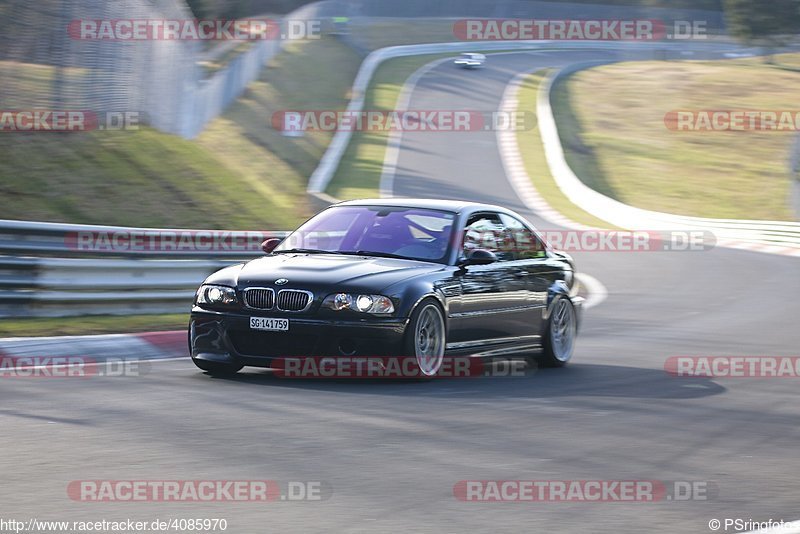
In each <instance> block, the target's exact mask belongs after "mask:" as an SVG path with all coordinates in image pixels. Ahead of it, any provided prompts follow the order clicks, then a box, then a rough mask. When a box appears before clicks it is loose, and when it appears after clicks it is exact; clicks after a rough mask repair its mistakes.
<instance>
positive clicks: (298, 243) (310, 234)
mask: <svg viewBox="0 0 800 534" xmlns="http://www.w3.org/2000/svg"><path fill="white" fill-rule="evenodd" d="M454 218H455V214H454V213H451V212H445V211H438V210H430V209H421V208H406V207H390V206H341V207H333V208H329V209H327V210H325V211H323V212H322V213H320V214H319V215H317V216H316V217H314V218H312V219H310V220H309V221H308V222H306V223H305V224H304V225H302V226H301V227H300V228H298V229H297V230H295V231H294V232H293V233H292V234H290V235H289V237H287V238H286V239H285V240H284V241H283V242H282V243H281V244H280V245H279V246H278V247H276V249H275V251H274V252H275V253H282V252H291V251H303V252H321V253H326V252H327V253H340V254H359V255H364V256H388V257H399V258H405V259H412V260H424V261H434V262H439V263H441V262H444V260H445V259H446V257H447V252H448V249H449V246H448V245H449V244H450V243H451V241H452V239H451V237H452V232H453V219H454Z"/></svg>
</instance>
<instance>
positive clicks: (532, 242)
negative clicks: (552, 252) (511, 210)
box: [500, 213, 547, 260]
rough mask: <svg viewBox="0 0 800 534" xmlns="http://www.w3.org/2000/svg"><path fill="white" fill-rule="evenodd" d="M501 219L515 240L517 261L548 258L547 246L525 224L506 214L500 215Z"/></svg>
mask: <svg viewBox="0 0 800 534" xmlns="http://www.w3.org/2000/svg"><path fill="white" fill-rule="evenodd" d="M500 219H501V220H502V221H503V224H504V225H505V226H506V227H507V228H508V230H509V232H510V233H511V236H512V237H513V239H514V252H515V254H514V257H515V258H516V259H519V260H529V259H533V258H544V257H546V256H547V248H546V247H545V244H544V243H543V242H542V240H541V239H539V237H538V236H537V235H536V234H535V233H534V232H532V231H531V229H530V228H528V226H527V225H525V223H523V222H522V221H520V220H519V219H517V218H516V217H511V216H510V215H506V214H504V213H501V214H500Z"/></svg>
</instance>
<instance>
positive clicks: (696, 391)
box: [196, 364, 726, 400]
mask: <svg viewBox="0 0 800 534" xmlns="http://www.w3.org/2000/svg"><path fill="white" fill-rule="evenodd" d="M496 365H502V364H496ZM504 369H507V367H505V368H504ZM501 372H502V371H501ZM491 373H492V371H491V370H490V369H489V368H488V367H487V374H491ZM493 374H494V376H483V375H482V376H472V377H464V378H437V379H435V380H431V381H425V382H421V381H416V380H398V379H380V378H370V379H363V378H348V379H343V378H339V379H329V378H286V377H282V376H279V375H276V374H275V373H273V372H272V371H270V370H267V369H254V368H245V369H244V370H243V371H242V372H240V373H238V374H236V375H233V376H230V377H209V376H207V375H205V374H204V373H201V372H198V374H197V375H196V376H197V377H198V378H204V379H209V378H211V379H213V380H224V381H226V382H234V383H237V384H241V385H248V386H270V387H279V388H288V389H306V390H313V391H331V392H337V391H339V392H343V393H348V394H365V395H382V396H385V395H399V396H408V395H418V396H438V397H448V398H459V397H463V398H468V399H470V400H475V399H481V398H483V399H489V398H532V399H535V398H552V397H575V398H581V397H609V398H631V399H697V398H703V397H708V396H712V395H719V394H720V393H724V392H725V391H726V388H724V387H723V386H720V385H719V384H717V383H715V382H713V381H712V380H710V379H707V378H679V377H674V376H671V375H670V374H668V373H667V372H665V371H664V370H660V369H644V368H639V367H625V366H615V365H599V364H572V365H570V366H568V367H564V368H561V369H535V368H531V367H527V368H526V369H525V370H524V375H523V376H517V375H518V374H519V373H516V374H515V376H497V373H493Z"/></svg>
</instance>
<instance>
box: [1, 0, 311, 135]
mask: <svg viewBox="0 0 800 534" xmlns="http://www.w3.org/2000/svg"><path fill="white" fill-rule="evenodd" d="M317 10H318V8H317V7H315V6H314V5H312V6H305V7H304V8H301V9H300V10H298V11H297V12H295V14H291V15H288V16H287V18H293V19H299V18H301V17H305V18H312V17H314V16H316V13H317ZM193 18H194V16H193V15H192V13H191V11H190V10H189V9H188V7H187V6H186V4H185V2H184V1H183V0H115V1H113V2H109V1H107V0H63V1H62V0H35V1H31V0H8V1H7V2H5V3H3V4H2V5H0V78H2V80H3V83H2V84H0V108H2V109H18V110H27V109H53V110H83V111H93V112H95V113H97V114H104V113H115V112H116V113H121V112H136V113H139V114H140V117H141V121H142V122H144V123H146V124H149V125H151V126H153V127H155V128H158V129H159V130H162V131H165V132H168V133H173V134H178V135H181V136H182V137H185V138H193V137H195V136H197V135H198V134H199V133H200V132H201V131H202V129H203V127H204V126H205V125H206V124H207V123H208V121H210V120H211V119H213V118H214V117H216V116H217V115H219V114H220V113H221V112H222V111H223V110H224V109H225V108H226V107H227V106H228V105H229V104H230V103H232V102H233V101H234V100H235V99H236V98H237V97H238V96H239V95H241V94H242V92H243V91H244V89H245V88H246V86H247V85H248V84H249V83H250V82H252V81H253V80H255V79H257V78H258V77H259V75H260V74H261V71H262V68H263V67H264V65H265V64H266V63H267V62H268V61H269V60H270V59H271V58H272V57H273V56H274V55H275V54H276V53H278V51H279V50H280V49H281V47H282V45H283V43H284V41H282V40H281V39H278V38H274V39H265V40H257V41H254V42H253V44H252V46H250V48H249V49H247V50H246V51H244V52H242V53H241V54H239V55H237V56H236V57H235V58H234V59H233V60H231V61H230V62H229V63H228V64H227V65H225V66H224V68H222V69H220V70H219V71H217V72H215V73H214V74H213V75H211V76H208V77H207V76H206V74H205V69H204V67H203V66H202V65H201V64H200V61H201V60H202V59H204V58H205V57H207V55H208V54H207V50H206V48H207V47H208V46H209V44H210V43H211V42H199V41H192V40H135V41H133V40H81V39H76V38H75V35H74V33H73V32H70V31H69V28H70V24H71V23H72V22H73V21H80V20H118V19H123V20H167V19H168V20H191V19H193ZM281 33H282V34H283V33H285V31H283V30H282V31H281Z"/></svg>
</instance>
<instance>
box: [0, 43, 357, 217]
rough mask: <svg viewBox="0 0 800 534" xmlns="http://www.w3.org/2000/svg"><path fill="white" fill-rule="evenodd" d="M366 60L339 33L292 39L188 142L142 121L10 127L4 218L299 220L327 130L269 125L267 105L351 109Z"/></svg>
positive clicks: (43, 75) (36, 72) (41, 74)
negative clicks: (88, 128)
mask: <svg viewBox="0 0 800 534" xmlns="http://www.w3.org/2000/svg"><path fill="white" fill-rule="evenodd" d="M360 62H361V58H360V57H359V56H358V55H357V54H356V53H355V52H354V51H353V50H352V49H351V48H349V47H348V46H346V45H344V44H342V43H341V42H339V41H338V40H335V39H329V38H325V39H322V40H319V41H315V40H309V41H302V42H301V41H297V42H294V43H291V44H290V45H289V46H288V47H287V48H286V50H284V51H283V52H281V53H280V54H278V55H277V56H276V57H275V58H274V59H273V60H272V62H271V63H270V65H269V68H267V69H264V71H263V73H262V75H261V77H260V78H259V79H258V80H257V81H255V82H253V83H252V84H251V85H250V86H249V87H248V89H247V91H246V92H245V94H244V95H243V96H242V97H241V98H240V99H239V100H238V101H237V102H236V103H235V104H234V105H232V106H231V107H230V108H229V109H228V110H227V111H226V112H225V114H224V115H222V116H220V117H218V118H217V119H216V120H214V121H213V122H212V123H211V124H210V125H209V126H208V128H207V129H206V130H205V131H204V132H203V133H202V134H201V135H200V137H199V138H198V139H196V140H193V141H189V140H185V139H182V138H180V137H178V136H173V135H169V134H164V133H161V132H158V131H156V130H154V129H151V128H146V127H144V128H141V129H140V130H138V131H122V132H120V131H118V132H111V131H95V132H86V133H70V134H59V133H3V134H2V135H0V195H2V197H3V198H4V199H5V200H6V202H5V203H4V205H3V208H4V209H3V213H2V218H6V219H23V220H40V221H53V222H71V223H86V224H107V225H124V226H156V227H169V228H175V227H190V228H218V229H230V230H236V229H265V230H267V229H285V228H289V227H292V226H294V225H296V224H297V223H299V222H301V221H302V220H303V219H304V218H306V217H307V216H308V215H310V212H311V208H310V206H308V203H307V200H306V194H305V185H306V182H307V179H308V176H310V174H311V172H312V171H313V169H314V167H315V166H316V164H317V162H318V160H319V158H320V157H321V156H322V154H323V152H324V150H325V148H326V147H327V144H328V142H329V141H330V137H331V134H330V133H327V132H314V133H307V134H306V135H305V136H303V137H300V138H289V137H284V136H282V135H281V134H280V132H278V131H277V130H275V129H274V128H273V127H272V126H271V123H270V120H271V117H272V114H273V113H274V112H276V111H279V110H282V109H341V108H344V107H345V106H346V104H347V96H348V91H349V89H350V86H351V84H352V81H353V79H354V77H355V73H356V72H357V70H358V66H359V64H360ZM3 68H5V69H6V70H8V69H9V68H12V67H9V65H8V63H7V62H6V63H3V64H2V65H0V72H1V71H2V70H3ZM20 69H22V70H23V71H25V72H28V74H29V77H31V78H32V81H31V82H30V83H46V80H47V79H48V77H50V76H52V72H48V70H47V69H48V68H47V67H42V66H35V68H23V67H21V66H20V65H19V64H15V65H14V66H13V70H14V71H19V70H20ZM43 80H44V81H43ZM323 80H324V82H323ZM28 107H30V106H28ZM20 109H24V106H21V107H20Z"/></svg>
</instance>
